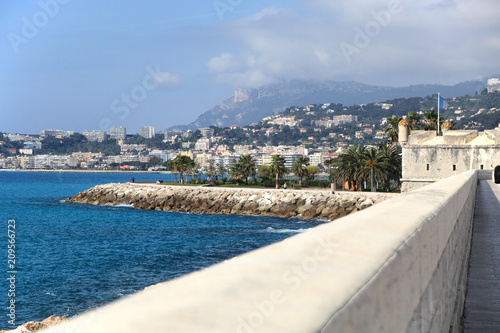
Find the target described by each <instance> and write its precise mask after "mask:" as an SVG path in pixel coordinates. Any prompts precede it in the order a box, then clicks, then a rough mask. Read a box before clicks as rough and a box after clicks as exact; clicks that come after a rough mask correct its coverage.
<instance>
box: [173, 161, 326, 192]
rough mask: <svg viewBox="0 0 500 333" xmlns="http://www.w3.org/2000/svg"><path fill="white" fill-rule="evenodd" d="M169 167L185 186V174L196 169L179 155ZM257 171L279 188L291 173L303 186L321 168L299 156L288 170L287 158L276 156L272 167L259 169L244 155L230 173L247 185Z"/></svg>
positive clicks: (192, 163)
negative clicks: (283, 178)
mask: <svg viewBox="0 0 500 333" xmlns="http://www.w3.org/2000/svg"><path fill="white" fill-rule="evenodd" d="M167 167H168V169H169V170H170V171H175V172H178V173H179V180H180V182H181V184H183V183H184V177H183V175H184V173H185V172H186V171H189V170H192V169H194V168H196V165H195V162H194V161H193V160H192V159H191V158H190V157H189V156H184V155H179V156H177V157H176V158H175V159H173V160H171V161H169V162H168V164H167ZM257 170H258V174H259V176H261V177H269V178H270V176H273V177H275V179H276V188H278V186H279V180H280V179H281V178H282V177H283V175H285V174H287V173H289V172H290V171H291V172H293V174H294V175H295V176H296V177H298V178H299V186H302V180H303V178H305V177H307V176H309V175H314V174H315V173H317V172H318V170H319V168H317V167H311V166H309V158H307V157H304V156H299V157H297V159H296V160H295V163H294V164H293V165H292V169H291V170H288V169H287V168H286V167H285V158H284V157H283V156H282V155H274V156H273V158H272V162H271V165H270V166H262V167H259V168H258V169H257V168H256V161H255V159H254V158H253V157H252V156H251V155H242V156H240V158H239V159H238V162H236V163H235V164H233V166H232V167H231V169H230V170H229V173H230V176H231V177H232V178H233V179H236V180H243V181H244V182H245V184H248V179H249V178H251V177H253V176H255V175H257Z"/></svg>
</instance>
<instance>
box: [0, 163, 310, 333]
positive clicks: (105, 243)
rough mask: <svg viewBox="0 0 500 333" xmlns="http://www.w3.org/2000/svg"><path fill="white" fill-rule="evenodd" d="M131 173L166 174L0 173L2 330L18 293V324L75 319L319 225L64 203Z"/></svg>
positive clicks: (143, 177)
mask: <svg viewBox="0 0 500 333" xmlns="http://www.w3.org/2000/svg"><path fill="white" fill-rule="evenodd" d="M131 177H135V179H136V181H141V180H157V179H158V178H159V177H161V178H162V179H166V177H165V175H161V176H159V175H154V174H151V175H148V174H134V175H132V174H79V173H27V172H26V173H25V172H0V207H1V211H0V226H1V227H0V249H2V248H3V250H0V253H3V255H0V274H1V275H2V276H3V277H4V278H3V279H2V283H1V284H0V309H2V310H0V318H1V319H0V328H2V329H5V328H8V329H11V328H12V325H10V324H9V322H8V320H10V318H9V317H7V314H8V312H9V310H8V309H7V306H9V304H10V303H9V302H10V301H11V300H12V299H13V300H15V325H20V324H22V323H24V322H26V321H29V320H43V319H45V318H47V317H49V316H50V315H65V316H73V315H75V314H78V313H81V312H82V311H85V310H88V309H91V308H94V307H97V306H100V305H102V304H104V303H107V302H109V301H112V300H115V299H117V298H120V297H122V296H124V295H127V294H130V293H133V292H136V291H138V290H141V289H143V288H144V287H146V286H149V285H151V284H154V283H158V282H162V281H165V280H169V279H172V278H174V277H177V276H180V275H183V274H186V273H189V272H192V271H195V270H198V269H201V268H203V267H206V266H209V265H212V264H214V263H217V262H219V261H221V260H224V259H228V258H231V257H234V256H236V255H238V254H241V253H243V252H247V251H250V250H253V249H256V248H259V247H262V246H264V245H267V244H270V243H273V242H277V241H280V240H282V239H284V238H286V237H289V236H292V235H294V234H297V233H298V232H302V231H305V230H307V229H309V228H312V227H313V226H315V225H317V224H318V223H319V222H314V221H301V220H298V219H281V218H272V217H248V216H230V215H222V216H220V215H217V216H210V215H208V216H206V215H192V214H181V213H170V212H158V211H141V210H137V209H134V208H130V207H96V206H90V205H82V204H75V203H64V199H65V198H68V197H70V196H72V195H74V194H76V193H78V192H80V191H82V190H85V189H87V188H90V187H92V186H95V185H97V184H103V183H110V182H125V181H129V180H130V179H131ZM12 219H13V220H15V245H16V248H15V251H16V252H15V260H16V261H15V267H14V269H15V271H16V273H15V274H14V275H15V278H16V281H15V296H12V295H11V297H9V295H8V294H9V289H10V283H9V281H8V280H7V278H8V277H9V276H10V275H11V274H10V273H8V272H9V271H11V270H12V269H11V268H9V266H8V264H9V263H8V245H9V238H8V224H9V220H12ZM11 224H13V222H11ZM12 235H13V233H12V232H11V236H12ZM11 257H12V254H11ZM2 258H3V259H2Z"/></svg>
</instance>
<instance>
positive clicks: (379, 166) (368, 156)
mask: <svg viewBox="0 0 500 333" xmlns="http://www.w3.org/2000/svg"><path fill="white" fill-rule="evenodd" d="M383 161H384V159H383V156H382V155H380V154H379V151H378V150H377V149H375V148H369V149H367V150H366V152H365V156H364V164H365V166H364V171H365V172H364V174H365V176H366V177H368V176H369V177H370V185H371V191H372V192H376V187H375V186H373V185H374V183H375V181H379V180H385V169H384V167H385V165H384V164H383Z"/></svg>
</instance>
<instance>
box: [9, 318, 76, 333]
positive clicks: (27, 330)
mask: <svg viewBox="0 0 500 333" xmlns="http://www.w3.org/2000/svg"><path fill="white" fill-rule="evenodd" d="M66 320H68V318H66V317H65V316H50V317H49V318H47V319H45V320H43V321H41V322H38V321H29V322H27V323H26V324H23V325H19V326H18V327H16V329H14V330H10V331H6V330H3V331H0V333H34V332H39V331H41V330H44V329H46V328H49V327H52V326H55V325H57V324H59V323H61V322H63V321H66Z"/></svg>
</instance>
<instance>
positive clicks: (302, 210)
mask: <svg viewBox="0 0 500 333" xmlns="http://www.w3.org/2000/svg"><path fill="white" fill-rule="evenodd" d="M391 196H394V195H391V194H380V193H378V194H374V195H373V194H371V193H362V194H361V193H348V194H342V195H339V194H337V195H332V194H331V193H330V191H314V190H313V191H307V190H299V191H295V190H273V189H271V190H269V189H265V190H262V189H224V188H205V187H179V186H163V185H155V184H151V185H144V184H131V183H126V184H106V185H99V186H96V187H93V188H91V189H88V190H86V191H84V192H81V193H79V194H77V195H75V196H74V197H71V198H69V199H68V201H69V202H79V203H86V204H93V205H114V206H116V205H133V206H134V207H135V208H140V209H150V210H163V211H173V212H190V213H194V214H238V215H270V216H279V217H296V216H300V217H302V218H305V219H314V218H318V219H327V220H334V219H337V218H339V217H342V216H346V215H348V214H350V213H352V212H356V211H359V210H362V209H365V208H368V207H370V206H372V205H373V204H375V203H378V202H382V201H384V200H385V199H387V198H388V197H391Z"/></svg>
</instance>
